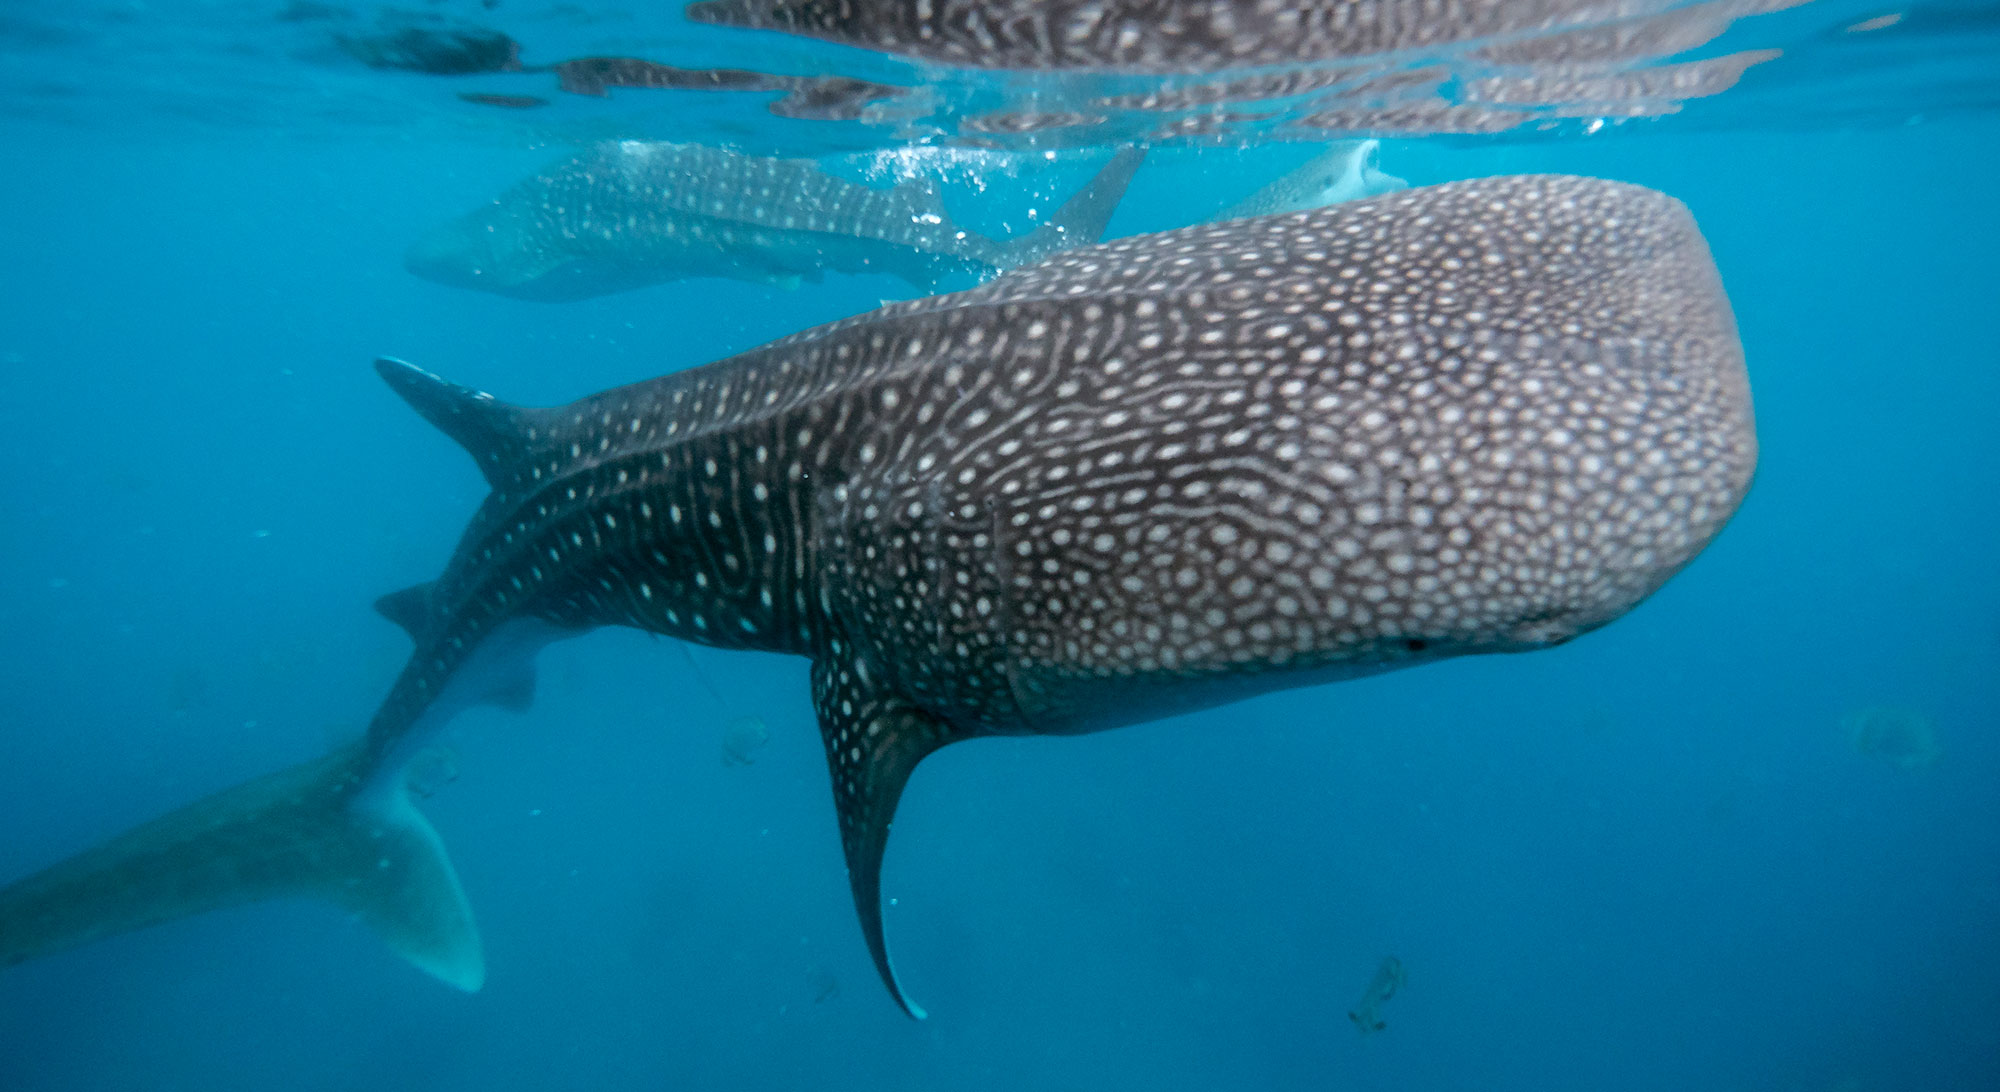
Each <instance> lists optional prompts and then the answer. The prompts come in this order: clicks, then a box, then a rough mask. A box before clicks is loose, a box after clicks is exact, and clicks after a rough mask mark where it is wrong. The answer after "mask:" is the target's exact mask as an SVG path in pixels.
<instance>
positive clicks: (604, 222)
mask: <svg viewBox="0 0 2000 1092" xmlns="http://www.w3.org/2000/svg"><path fill="white" fill-rule="evenodd" d="M1143 158H1144V152H1143V151H1141V150H1139V149H1136V148H1127V149H1124V150H1121V151H1119V152H1117V153H1116V154H1114V155H1113V156H1112V158H1111V160H1110V162H1109V163H1107V164H1106V165H1105V166H1104V168H1103V169H1102V170H1101V171H1099V173H1098V175H1097V177H1096V178H1095V179H1094V180H1092V181H1091V182H1090V183H1089V184H1088V185H1086V186H1085V187H1084V188H1083V189H1081V190H1079V191H1078V192H1077V194H1076V195H1075V196H1074V197H1072V198H1070V200H1069V201H1068V203H1066V204H1064V205H1063V206H1062V207H1061V208H1059V209H1057V210H1056V211H1055V214H1054V215H1053V216H1051V217H1049V219H1048V220H1047V221H1046V222H1045V223H1043V225H1042V226H1041V227H1040V228H1037V229H1036V230H1035V231H1033V232H1031V233H1029V234H1027V235H1025V236H1023V237H1020V238H1016V239H1007V240H995V239H990V238H987V237H986V236H984V235H980V234H977V233H975V232H971V231H967V230H965V229H963V228H961V227H959V226H958V225H957V224H956V223H954V222H953V221H952V218H951V215H950V214H949V213H948V212H946V211H945V208H944V204H943V203H942V201H940V199H939V197H938V194H937V191H936V189H935V188H933V187H932V186H931V185H929V184H927V183H925V182H917V181H911V182H905V183H903V184H901V185H898V186H895V187H893V188H889V189H876V188H873V187H869V186H864V185H860V184H858V183H854V182H849V181H846V180H845V179H842V178H837V177H835V176H833V175H831V174H828V173H827V172H825V171H823V170H821V169H820V168H819V166H818V164H815V163H813V162H811V161H810V160H800V159H771V158H766V157H761V156H750V155H743V154H741V153H737V152H731V151H725V150H723V149H720V148H709V147H704V146H701V145H695V144H668V143H660V142H649V141H638V140H626V141H619V142H617V143H613V144H604V145H600V146H598V147H596V148H593V149H591V150H590V151H588V152H586V153H584V154H582V155H579V156H575V157H573V158H570V159H565V160H563V161H561V162H559V163H556V164H553V165H552V166H550V167H549V168H548V169H546V170H544V171H542V172H541V173H540V174H538V175H535V176H534V177H532V178H529V179H527V180H526V181H523V182H521V183H520V184H519V185H516V186H514V187H513V188H512V189H510V190H508V191H507V192H506V193H504V194H502V195H501V196H500V197H499V198H498V199H496V200H494V201H493V202H491V203H490V204H487V205H485V206H483V207H481V208H480V209H478V210H476V211H474V212H472V213H469V214H467V215H466V216H463V217H461V218H459V219H458V220H455V221H453V222H452V223H450V224H447V225H446V226H444V227H442V228H440V229H439V230H437V231H435V232H432V233H431V234H430V235H428V236H426V237H425V238H424V239H422V240H420V241H419V242H418V243H417V244H416V245H415V246H413V247H411V248H410V251H409V253H408V255H406V257H405V259H404V266H405V267H406V268H408V269H409V271H410V272H412V273H415V274H416V275H418V276H420V277H423V278H425V279H427V280H433V281H437V282H440V283H442V284H449V285H455V286H457V287H461V288H476V289H481V290H483V291H487V292H495V293H498V294H500V295H505V296H515V297H518V298H521V299H531V300H548V301H557V300H576V299H584V298H586V297H590V296H599V295H604V294H606V293H610V292H623V291H627V290H630V289H634V288H643V287H645V286H647V285H652V284H660V283H663V282H666V281H674V280H681V279H684V278H689V277H732V278H735V279H738V280H748V281H755V282H761V283H765V284H774V285H778V286H781V287H785V288H795V287H797V286H798V285H799V283H800V282H802V281H817V280H819V279H820V277H821V275H822V274H824V273H826V272H829V271H831V272H840V273H888V274H892V275H894V276H897V277H901V278H902V279H904V280H906V281H909V282H910V283H911V284H913V285H916V286H918V287H919V288H924V289H928V288H931V287H932V286H934V285H936V284H937V283H939V282H940V281H943V280H945V279H947V278H951V277H959V276H965V275H968V274H969V275H972V276H988V275H991V274H993V273H995V272H998V271H999V270H1001V269H1005V268H1008V267H1010V266H1016V265H1021V264H1025V263H1028V262H1032V261H1036V260H1038V259H1040V258H1044V257H1047V256H1048V255H1050V254H1053V253H1055V252H1057V251H1060V250H1065V249H1068V248H1070V247H1076V246H1083V245H1086V244H1089V243H1094V242H1096V241H1097V239H1098V237H1099V236H1100V235H1102V234H1103V233H1104V227H1105V225H1106V224H1107V223H1108V222H1109V221H1110V219H1111V213H1112V211H1113V210H1114V209H1116V208H1117V205H1118V202H1119V200H1120V199H1121V198H1122V197H1124V195H1125V187H1126V184H1127V183H1128V182H1130V181H1131V179H1132V175H1133V172H1135V171H1136V170H1138V168H1139V164H1140V162H1141V160H1142V159H1143Z"/></svg>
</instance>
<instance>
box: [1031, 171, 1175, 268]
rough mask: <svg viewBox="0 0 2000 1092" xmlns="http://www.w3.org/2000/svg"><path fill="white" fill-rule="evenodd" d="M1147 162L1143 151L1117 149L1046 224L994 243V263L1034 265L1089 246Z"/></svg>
mask: <svg viewBox="0 0 2000 1092" xmlns="http://www.w3.org/2000/svg"><path fill="white" fill-rule="evenodd" d="M1145 161H1146V149H1144V148H1139V147H1131V146H1127V147H1124V148H1120V149H1118V151H1117V152H1116V153H1115V154H1113V155H1112V157H1111V161H1110V162H1109V163H1106V164H1105V165H1104V167H1103V169H1101V170H1099V171H1098V172H1097V176H1096V177H1095V178H1092V179H1091V180H1090V181H1089V183H1087V184H1086V185H1085V186H1084V187H1083V188H1082V189H1080V190H1078V191H1076V193H1075V194H1073V195H1072V196H1071V197H1070V199H1069V200H1067V201H1065V202H1063V203H1062V207H1060V208H1058V209H1056V211H1055V214H1054V215H1053V216H1050V217H1049V219H1048V222H1046V223H1044V224H1043V225H1042V226H1041V227H1039V228H1036V229H1035V230H1034V231H1032V232H1030V233H1029V234H1027V235H1024V236H1022V237H1020V238H1018V239H1009V240H1007V241H1006V242H1004V243H997V244H995V247H996V250H997V255H996V258H995V261H994V264H995V265H997V266H999V267H1000V268H1002V269H1011V268H1013V267H1014V266H1017V265H1027V264H1028V263H1030V262H1037V261H1040V260H1042V259H1043V258H1046V257H1048V256H1049V255H1051V254H1054V253H1056V252H1057V251H1061V250H1069V249H1070V248H1072V247H1079V246H1089V245H1090V244H1092V243H1094V242H1097V241H1098V240H1099V239H1101V238H1103V237H1104V229H1105V228H1106V227H1108V226H1109V225H1110V223H1111V214H1112V213H1113V212H1116V211H1117V210H1118V202H1120V201H1122V200H1124V199H1125V188H1126V187H1127V186H1129V185H1131V183H1132V176H1133V175H1134V174H1136V173H1138V170H1139V165H1140V164H1141V163H1144V162H1145Z"/></svg>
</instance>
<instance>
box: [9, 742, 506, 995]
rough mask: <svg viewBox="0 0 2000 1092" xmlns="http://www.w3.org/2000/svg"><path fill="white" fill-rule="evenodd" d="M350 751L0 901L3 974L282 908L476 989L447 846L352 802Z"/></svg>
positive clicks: (481, 973)
mask: <svg viewBox="0 0 2000 1092" xmlns="http://www.w3.org/2000/svg"><path fill="white" fill-rule="evenodd" d="M359 755H360V746H359V745H358V744H357V745H354V746H350V747H346V748H342V749H341V750H339V751H335V752H334V753H332V754H330V755H327V756H326V757H324V758H320V759H316V760H314V761H312V762H307V763H305V764H303V765H300V766H294V767H292V768H290V769H287V770H280V771H279V772H277V773H274V774H269V775H266V776H264V777H260V778H258V779H256V780H254V781H250V782H247V783H245V784H242V785H238V786H236V787H235V788H232V789H225V790H223V791H222V792H219V793H216V794H215V795H213V796H210V797H208V798H206V799H204V800H199V801H196V802H195V803H193V804H190V805H188V806H187V807H184V808H181V809H180V810H179V811H175V812H171V813H169V814H167V815H164V816H162V817H160V818H158V819H155V820H153V821H152V822H150V823H146V824H145V825H143V826H140V827H137V828H135V829H133V830H130V831H127V832H126V833H124V834H121V835H119V836H118V837H116V838H113V839H112V840H110V841H108V842H105V843H104V844H102V845H100V846H97V847H95V848H93V849H89V850H85V851H84V852H82V853H80V854H78V855H76V856H75V857H72V858H70V859H69V860H67V861H64V862H62V863H60V864H57V865H53V866H51V867H49V868H47V869H44V870H43V871H41V872H39V873H36V874H35V875H32V876H29V877H27V878H25V879H23V880H21V881H19V882H18V883H15V884H13V885H11V886H9V887H6V888H4V889H0V966H10V965H12V964H15V963H20V962H23V961H25V960H29V959H33V958H35V957H36V956H40V955H44V954H47V953H49V952H54V951H58V950H61V949H64V948H70V947H74V946H76V945H80V944H84V943H86V942H88V941H91V940H96V939H98V938H100V937H106V936H111V935H113V934H116V933H122V932H126V931H128V930H132V929H139V928H144V927H145V926H148V925H157V924H160V923H162V922H168V921H172V920H174V919H176V918H183V917H188V916H190V915H193V914H199V913H202V912H204V911H208V910H219V909H222V908H224V907H228V906H235V905H238V904H241V903H248V902H256V901H259V900H262V899H269V898H276V897H281V896H287V895H300V896H307V897H311V898H318V899H323V900H325V901H327V902H330V903H333V904H334V905H335V906H338V907H340V908H342V909H344V910H346V911H347V912H349V913H351V914H353V915H354V916H355V917H357V918H359V919H360V920H361V921H363V922H364V923H366V924H367V925H368V927H369V928H371V929H373V930H374V931H375V932H376V934H377V935H379V936H380V937H381V938H382V939H383V940H384V941H386V942H387V943H388V945H389V947H390V948H391V949H392V950H393V951H395V953H396V954H397V955H399V956H402V957H403V958H404V959H406V960H409V961H410V962H411V963H413V964H415V965H416V966H417V967H418V968H420V969H422V970H424V971H426V972H428V973H430V974H432V975H434V976H436V977H438V978H440V979H443V980H444V981H445V982H448V983H450V984H451V985H453V986H456V987H458V988H459V989H462V990H476V989H478V988H479V987H480V986H481V985H482V984H483V983H484V982H485V980H486V962H485V957H484V956H483V955H482V954H481V950H480V945H479V931H478V929H477V927H476V926H474V924H473V921H472V911H471V909H470V908H469V907H468V906H467V905H466V902H465V894H464V892H463V891H462V890H460V888H459V885H458V876H457V874H456V873H454V872H453V871H452V867H451V861H450V860H449V859H447V858H446V856H445V853H444V846H443V844H442V843H440V842H439V841H438V837H437V833H436V831H434V830H432V829H431V825H430V823H428V822H427V821H425V819H424V817H423V816H422V815H421V814H419V813H418V811H417V809H416V808H415V807H414V806H412V805H411V803H410V799H409V794H408V793H407V792H404V791H402V790H401V788H400V787H398V789H397V790H396V791H394V792H387V793H379V792H378V793H369V794H366V795H365V796H364V795H363V794H361V792H360V789H361V786H362V778H361V776H360V768H359V765H358V759H359Z"/></svg>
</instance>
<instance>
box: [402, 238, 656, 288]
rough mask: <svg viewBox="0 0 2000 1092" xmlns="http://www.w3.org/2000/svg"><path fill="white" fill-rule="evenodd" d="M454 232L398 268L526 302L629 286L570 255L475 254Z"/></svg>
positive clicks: (429, 241) (416, 248)
mask: <svg viewBox="0 0 2000 1092" xmlns="http://www.w3.org/2000/svg"><path fill="white" fill-rule="evenodd" d="M479 249H480V248H476V247H468V246H466V245H465V242H464V239H463V238H462V237H461V236H460V235H458V234H457V233H453V232H440V233H438V234H436V235H432V236H429V237H427V238H424V239H420V240H418V241H417V242H416V243H415V244H414V245H412V246H411V247H410V249H409V250H408V251H406V252H405V253H404V255H403V268H404V269H406V270H408V271H409V272H411V273H413V274H415V275H416V276H419V277H422V278H423V279H425V280H427V281H432V282H434V283H437V284H443V285H449V286H451V287H453V288H472V289H477V290H479V291H482V292H492V293H495V294H498V295H503V296H513V297H515V298H517V299H525V300H546V301H551V302H564V301H569V300H579V299H585V298H588V297H590V296H597V295H602V294H604V292H605V291H606V290H607V289H606V287H605V285H606V284H607V283H610V284H615V285H618V286H620V287H629V285H626V284H625V283H624V280H629V278H625V279H624V280H621V279H620V278H619V277H617V276H615V275H614V274H613V272H612V271H609V270H605V269H602V268H599V267H598V263H594V262H591V261H589V260H587V259H584V258H579V257H577V256H576V255H573V254H561V253H551V254H546V255H539V256H537V255H529V254H510V255H499V254H495V253H491V252H487V253H479V252H478V250H479Z"/></svg>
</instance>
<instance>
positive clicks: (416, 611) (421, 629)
mask: <svg viewBox="0 0 2000 1092" xmlns="http://www.w3.org/2000/svg"><path fill="white" fill-rule="evenodd" d="M375 613H377V614H379V615H381V616H382V617H384V618H387V619H388V620H389V621H391V622H394V623H396V624H397V625H399V626H401V627H403V632H404V633H407V634H409V635H410V640H412V641H415V642H417V643H418V644H422V643H423V640H424V633H425V632H426V631H428V630H429V629H430V623H431V584H430V581H428V580H426V581H424V582H423V583H421V584H412V585H410V586H409V587H407V588H404V589H403V590H401V591H392V592H390V593H389V594H387V595H385V596H383V597H382V598H380V599H377V600H375Z"/></svg>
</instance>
